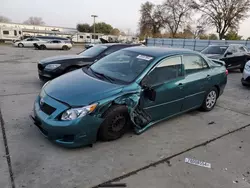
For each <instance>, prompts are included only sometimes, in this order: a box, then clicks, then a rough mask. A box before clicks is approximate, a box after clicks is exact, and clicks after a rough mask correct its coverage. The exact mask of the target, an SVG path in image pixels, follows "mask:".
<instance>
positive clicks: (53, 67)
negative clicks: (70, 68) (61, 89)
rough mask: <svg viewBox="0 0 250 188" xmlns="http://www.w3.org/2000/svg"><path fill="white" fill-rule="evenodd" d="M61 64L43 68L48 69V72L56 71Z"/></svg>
mask: <svg viewBox="0 0 250 188" xmlns="http://www.w3.org/2000/svg"><path fill="white" fill-rule="evenodd" d="M60 66H61V64H49V65H47V66H46V67H45V69H50V70H53V69H56V68H58V67H60Z"/></svg>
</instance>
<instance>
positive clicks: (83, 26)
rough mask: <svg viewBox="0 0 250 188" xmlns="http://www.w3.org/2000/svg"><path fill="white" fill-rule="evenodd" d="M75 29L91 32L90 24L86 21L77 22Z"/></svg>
mask: <svg viewBox="0 0 250 188" xmlns="http://www.w3.org/2000/svg"><path fill="white" fill-rule="evenodd" d="M76 29H77V31H79V32H84V33H89V32H92V29H91V26H90V25H89V24H87V23H84V24H77V26H76Z"/></svg>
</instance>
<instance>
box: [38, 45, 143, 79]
mask: <svg viewBox="0 0 250 188" xmlns="http://www.w3.org/2000/svg"><path fill="white" fill-rule="evenodd" d="M138 45H139V44H133V45H132V44H98V45H96V46H94V47H92V48H90V49H88V50H85V51H83V52H81V53H79V54H78V55H67V56H56V57H50V58H46V59H43V60H41V61H40V62H39V63H38V73H39V78H40V79H41V80H43V81H48V80H49V79H53V78H56V77H58V76H61V75H62V74H65V73H67V72H71V71H73V70H76V69H79V68H81V67H84V66H89V65H91V64H93V63H94V62H95V61H96V60H98V59H101V58H103V57H105V56H106V55H108V54H111V53H113V52H115V51H117V50H120V49H123V48H127V47H132V46H138Z"/></svg>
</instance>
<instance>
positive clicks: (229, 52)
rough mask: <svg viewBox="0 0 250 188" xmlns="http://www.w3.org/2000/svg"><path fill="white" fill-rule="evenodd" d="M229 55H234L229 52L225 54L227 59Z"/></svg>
mask: <svg viewBox="0 0 250 188" xmlns="http://www.w3.org/2000/svg"><path fill="white" fill-rule="evenodd" d="M228 55H233V53H232V52H227V53H226V54H225V57H227V56H228Z"/></svg>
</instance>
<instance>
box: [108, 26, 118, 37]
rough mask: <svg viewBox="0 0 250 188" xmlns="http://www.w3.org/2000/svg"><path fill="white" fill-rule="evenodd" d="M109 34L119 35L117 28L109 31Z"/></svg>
mask: <svg viewBox="0 0 250 188" xmlns="http://www.w3.org/2000/svg"><path fill="white" fill-rule="evenodd" d="M110 34H111V35H116V36H119V35H120V30H119V29H117V28H114V29H112V30H111V32H110Z"/></svg>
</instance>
